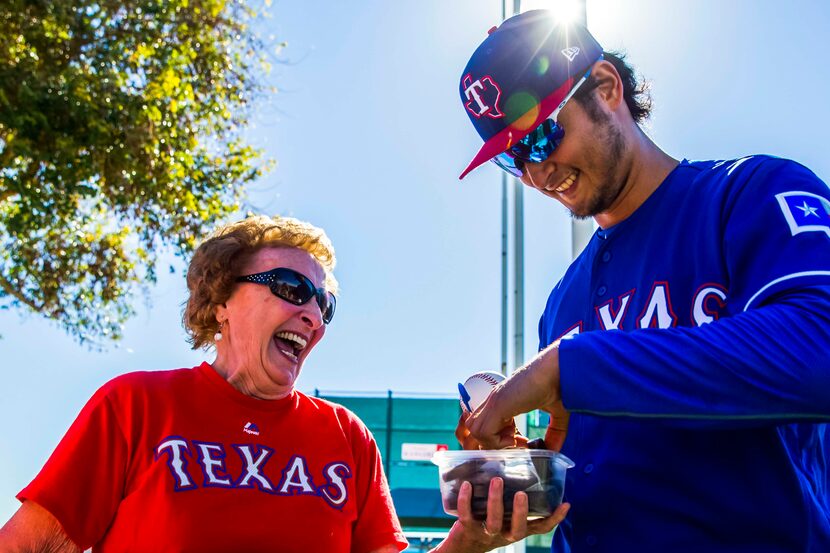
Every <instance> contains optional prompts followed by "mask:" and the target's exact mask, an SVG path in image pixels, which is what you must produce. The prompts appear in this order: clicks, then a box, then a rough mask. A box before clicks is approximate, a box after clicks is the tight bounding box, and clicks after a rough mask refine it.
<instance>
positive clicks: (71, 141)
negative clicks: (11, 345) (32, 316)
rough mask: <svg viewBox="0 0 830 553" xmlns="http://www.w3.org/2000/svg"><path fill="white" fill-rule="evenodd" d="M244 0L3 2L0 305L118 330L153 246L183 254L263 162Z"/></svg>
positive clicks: (114, 333)
mask: <svg viewBox="0 0 830 553" xmlns="http://www.w3.org/2000/svg"><path fill="white" fill-rule="evenodd" d="M255 16H256V13H255V12H254V11H253V10H252V9H251V8H249V7H247V6H245V5H244V4H243V3H242V2H241V0H99V1H95V0H5V1H4V2H2V4H0V305H1V306H3V307H6V308H8V307H16V308H23V309H24V310H30V311H34V312H36V313H39V314H42V315H44V316H46V317H49V318H51V319H53V320H55V321H57V323H58V324H59V325H60V326H61V327H63V328H64V329H65V330H66V331H67V332H69V333H70V334H71V335H73V336H74V337H75V338H76V339H77V340H78V341H79V342H81V343H85V344H87V345H92V346H94V345H101V344H103V343H106V342H107V341H109V340H117V339H119V338H120V337H121V328H122V324H123V322H124V321H125V320H126V319H127V318H128V317H129V316H130V315H132V314H133V309H132V307H131V300H132V298H133V297H134V296H135V294H136V293H138V292H141V291H143V292H145V293H146V292H147V290H148V287H149V286H151V285H152V284H153V283H154V282H155V278H156V272H155V267H156V263H157V260H158V257H159V255H160V253H162V252H165V251H169V250H172V251H174V252H175V253H177V254H185V253H187V252H188V251H190V250H191V249H192V248H193V246H194V244H195V243H196V242H198V240H200V239H201V238H202V237H204V236H205V234H206V233H207V232H208V231H209V230H210V229H211V228H212V227H213V225H214V224H215V223H216V222H217V220H220V219H221V218H223V217H227V216H228V215H229V214H230V213H232V212H234V211H236V210H237V209H238V208H239V205H240V202H241V200H242V193H243V187H244V185H245V184H246V183H249V182H251V181H252V180H254V179H256V178H257V177H258V176H259V175H260V174H261V172H262V170H263V168H264V164H263V163H262V162H261V157H260V152H259V151H257V150H254V149H253V148H252V147H250V146H249V145H247V144H246V143H245V141H244V140H243V139H242V137H241V131H242V130H243V129H244V128H245V126H246V125H247V117H248V115H249V106H250V102H251V100H252V99H253V98H255V97H256V96H258V95H261V94H262V93H263V91H264V90H265V87H264V85H263V81H262V78H261V75H262V74H263V73H262V72H261V71H260V68H261V66H262V65H265V59H266V57H267V56H266V53H265V49H264V47H263V44H262V42H261V41H260V40H259V39H258V37H257V35H256V33H255V32H254V31H252V30H251V25H250V24H251V22H252V20H253V18H254V17H255Z"/></svg>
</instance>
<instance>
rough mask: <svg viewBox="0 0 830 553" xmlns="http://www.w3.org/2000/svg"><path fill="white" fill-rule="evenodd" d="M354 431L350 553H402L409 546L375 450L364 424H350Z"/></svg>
mask: <svg viewBox="0 0 830 553" xmlns="http://www.w3.org/2000/svg"><path fill="white" fill-rule="evenodd" d="M355 418H356V417H355ZM353 427H354V432H353V434H352V436H353V437H352V444H353V446H352V447H353V451H354V454H355V459H356V461H357V469H356V470H355V472H356V473H357V474H356V475H355V479H356V482H355V489H356V491H357V520H356V521H355V523H354V529H353V533H352V553H367V552H369V551H374V550H375V549H378V548H380V547H383V546H386V545H393V544H394V545H397V546H398V550H399V551H403V550H404V549H406V547H407V546H408V545H409V544H408V542H407V540H406V538H405V537H404V535H403V530H402V529H401V525H400V522H398V515H397V513H395V505H394V504H393V503H392V494H391V493H390V492H389V484H388V483H387V482H386V475H384V473H383V464H382V463H381V457H380V452H379V451H378V446H377V444H376V443H375V440H374V438H373V437H372V434H371V433H370V432H369V430H368V429H367V428H366V427H365V426H363V424H361V423H360V422H358V421H353Z"/></svg>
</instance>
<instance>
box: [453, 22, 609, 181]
mask: <svg viewBox="0 0 830 553" xmlns="http://www.w3.org/2000/svg"><path fill="white" fill-rule="evenodd" d="M600 56H602V46H600V45H599V43H598V42H597V41H596V39H595V38H594V37H593V36H591V33H589V32H588V29H586V28H585V27H583V26H582V25H579V24H573V23H564V22H558V21H557V19H556V16H555V12H553V11H550V10H531V11H528V12H525V13H521V14H519V15H515V16H513V17H511V18H510V19H506V20H505V21H504V22H503V23H502V24H501V25H500V26H498V27H494V28H492V29H490V33H489V35H488V36H487V38H486V39H484V42H482V43H481V45H480V46H479V47H478V49H476V51H475V52H474V53H473V55H472V57H471V58H470V61H469V62H468V63H467V67H465V68H464V72H463V73H462V74H461V83H460V86H459V91H460V93H461V102H462V103H463V104H464V108H465V109H466V111H467V115H468V116H469V117H470V121H472V123H473V126H474V127H475V128H476V130H477V131H478V134H479V135H480V136H481V138H482V139H483V140H484V145H483V146H482V147H481V149H480V150H479V151H478V153H477V154H476V156H475V157H474V158H473V160H472V161H471V162H470V164H469V165H468V166H467V168H466V169H464V172H463V173H461V176H460V177H458V178H459V179H463V178H464V177H465V176H466V175H467V173H469V172H470V171H472V170H473V169H475V168H476V167H478V166H480V165H482V164H483V163H484V162H486V161H488V160H490V159H492V158H493V157H495V156H497V155H498V154H500V153H502V152H504V151H506V150H507V149H508V148H510V147H512V146H513V145H514V144H516V143H517V142H518V141H520V140H521V139H522V138H524V137H525V136H527V135H528V134H529V133H530V132H531V131H533V130H534V129H535V128H536V127H538V126H539V125H540V124H541V123H542V122H543V121H544V120H545V119H547V117H548V116H549V115H550V114H551V113H553V111H554V110H555V109H556V108H558V107H559V105H560V104H561V103H562V101H563V100H564V99H565V98H566V97H567V96H568V93H569V92H570V91H571V89H572V88H573V87H574V85H575V84H576V83H577V82H578V81H579V79H580V78H581V77H582V76H583V75H584V74H585V72H586V71H588V69H589V68H590V67H591V66H592V65H593V64H594V62H596V61H597V60H598V59H599V58H600Z"/></svg>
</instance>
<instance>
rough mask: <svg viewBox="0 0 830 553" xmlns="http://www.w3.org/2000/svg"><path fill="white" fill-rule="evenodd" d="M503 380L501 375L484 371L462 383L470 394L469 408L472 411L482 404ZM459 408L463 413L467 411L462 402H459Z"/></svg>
mask: <svg viewBox="0 0 830 553" xmlns="http://www.w3.org/2000/svg"><path fill="white" fill-rule="evenodd" d="M504 379H505V377H504V375H503V374H501V373H494V372H489V371H485V372H480V373H475V374H474V375H472V376H470V377H469V378H468V379H467V380H465V381H464V388H465V389H466V390H467V393H468V394H470V407H471V408H472V409H473V411H475V410H476V409H478V406H479V405H481V404H482V403H484V400H485V399H487V396H489V395H490V392H491V391H492V390H493V388H494V387H495V386H496V385H497V384H498V383H499V382H501V381H502V380H504ZM461 408H462V409H464V410H465V411H466V410H467V408H466V407H465V406H464V402H461Z"/></svg>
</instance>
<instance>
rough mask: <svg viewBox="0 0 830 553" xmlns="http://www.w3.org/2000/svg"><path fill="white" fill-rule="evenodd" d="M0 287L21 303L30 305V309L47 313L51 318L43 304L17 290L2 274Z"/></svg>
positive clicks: (42, 313)
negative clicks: (38, 303) (44, 309)
mask: <svg viewBox="0 0 830 553" xmlns="http://www.w3.org/2000/svg"><path fill="white" fill-rule="evenodd" d="M0 288H2V289H3V291H4V292H6V293H7V294H8V295H10V296H12V297H13V298H15V299H16V300H17V301H19V302H20V303H22V304H24V305H26V306H28V307H29V309H31V310H32V311H34V312H35V313H39V314H41V315H46V316H47V317H50V318H51V316H50V315H49V314H48V313H44V311H43V306H42V305H37V304H36V303H35V302H33V301H32V300H30V299H29V298H27V297H26V296H24V295H23V294H21V293H20V291H19V290H17V289H16V288H15V287H14V286H12V283H11V282H9V281H8V280H6V277H4V276H2V275H0Z"/></svg>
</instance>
